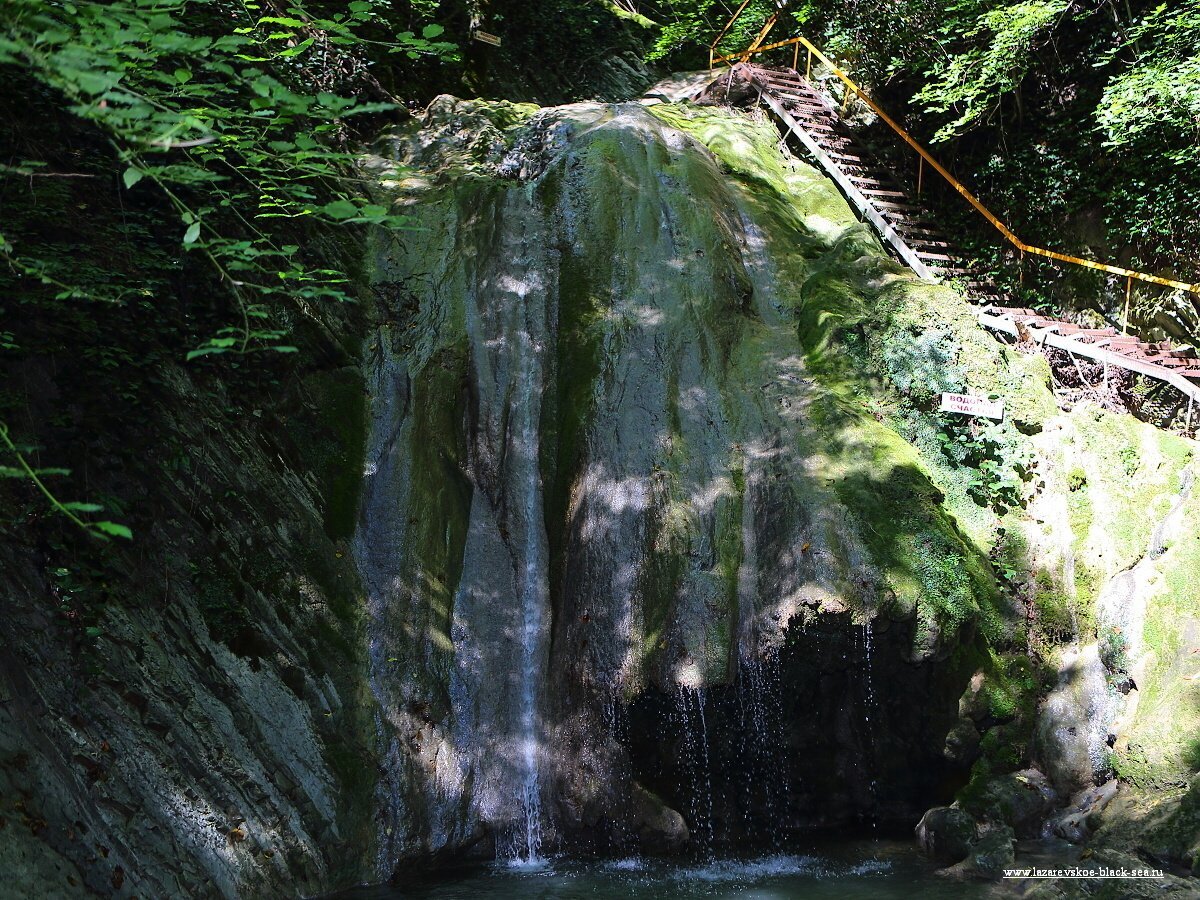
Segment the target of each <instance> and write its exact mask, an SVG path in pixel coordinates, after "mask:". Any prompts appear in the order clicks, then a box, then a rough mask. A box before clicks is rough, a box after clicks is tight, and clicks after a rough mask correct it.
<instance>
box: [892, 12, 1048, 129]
mask: <svg viewBox="0 0 1200 900" xmlns="http://www.w3.org/2000/svg"><path fill="white" fill-rule="evenodd" d="M1067 7H1068V3H1067V2H1066V0H1024V2H1021V3H1016V4H1013V5H1006V6H1002V7H999V8H997V9H991V10H988V11H986V12H984V13H982V15H980V17H979V18H978V19H976V20H975V22H974V24H972V25H971V26H969V27H968V28H967V30H966V31H965V32H964V33H963V34H962V38H963V39H964V40H965V42H966V44H967V48H966V49H965V50H964V51H963V52H961V53H958V54H956V55H954V56H952V57H950V59H949V60H948V62H947V63H946V64H945V66H944V67H939V68H938V69H935V70H934V71H932V72H930V73H929V74H930V75H932V76H933V78H934V80H933V81H931V82H929V83H928V84H926V86H925V87H924V88H923V89H922V90H921V91H920V92H919V93H918V94H917V96H916V99H917V101H918V102H920V103H923V104H924V105H925V107H926V108H927V109H928V110H929V111H931V112H935V113H945V112H949V111H950V110H955V111H956V112H957V113H958V117H957V118H956V119H955V120H954V121H952V122H950V123H949V124H948V125H945V126H943V127H942V128H941V129H940V130H939V131H938V132H937V133H936V134H935V135H934V136H933V140H934V141H945V140H948V139H950V138H951V137H954V136H955V135H957V134H959V133H961V131H962V130H963V129H964V128H966V127H969V126H970V125H971V124H973V123H975V122H977V121H980V120H982V119H984V118H986V117H987V116H988V115H990V114H991V113H992V112H993V111H994V110H995V108H996V106H997V104H998V103H999V102H1000V100H1001V98H1002V97H1004V96H1006V95H1008V94H1009V93H1011V92H1012V91H1013V90H1015V89H1016V88H1018V87H1019V85H1020V83H1021V80H1022V78H1024V76H1025V75H1026V73H1027V72H1028V70H1029V65H1030V62H1031V53H1030V51H1031V50H1032V49H1033V47H1034V46H1035V45H1036V43H1037V42H1038V41H1041V40H1045V39H1046V37H1047V36H1048V34H1049V32H1050V30H1051V28H1052V27H1053V26H1054V24H1055V23H1056V22H1057V21H1058V20H1059V19H1060V18H1061V16H1062V15H1063V13H1064V12H1066V10H1067Z"/></svg>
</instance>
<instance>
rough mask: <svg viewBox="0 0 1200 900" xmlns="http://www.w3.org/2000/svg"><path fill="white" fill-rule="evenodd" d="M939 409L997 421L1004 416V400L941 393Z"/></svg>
mask: <svg viewBox="0 0 1200 900" xmlns="http://www.w3.org/2000/svg"><path fill="white" fill-rule="evenodd" d="M941 410H942V412H952V413H959V414H960V415H964V416H983V417H984V418H986V419H995V420H996V421H997V422H999V421H1000V420H1001V419H1003V418H1004V401H1003V400H988V399H985V398H984V397H970V396H968V395H966V394H942V406H941Z"/></svg>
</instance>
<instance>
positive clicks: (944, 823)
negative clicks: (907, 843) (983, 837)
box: [916, 806, 977, 864]
mask: <svg viewBox="0 0 1200 900" xmlns="http://www.w3.org/2000/svg"><path fill="white" fill-rule="evenodd" d="M916 835H917V843H918V844H920V846H921V849H922V850H924V851H925V852H926V853H927V854H928V855H929V856H930V857H932V858H933V859H935V860H937V861H938V862H941V863H947V864H950V863H956V862H961V861H962V860H963V859H964V858H966V856H967V854H968V853H969V852H970V850H971V845H972V844H973V843H974V842H975V839H976V836H977V829H976V826H975V820H974V819H973V818H972V817H971V816H969V815H968V814H967V813H965V812H963V811H962V810H961V809H956V808H955V807H953V806H935V807H934V808H933V809H930V810H928V811H927V812H926V813H925V815H923V816H922V817H921V821H920V822H918V823H917V828H916Z"/></svg>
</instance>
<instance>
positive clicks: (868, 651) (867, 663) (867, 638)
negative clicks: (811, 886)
mask: <svg viewBox="0 0 1200 900" xmlns="http://www.w3.org/2000/svg"><path fill="white" fill-rule="evenodd" d="M873 649H874V632H873V631H872V629H871V621H870V620H869V619H868V620H867V622H866V624H865V625H863V695H864V699H865V701H866V703H865V706H866V709H865V710H864V711H863V721H864V722H865V723H866V726H867V727H866V738H867V740H866V743H867V746H866V747H865V748H864V750H865V751H866V754H867V757H868V760H867V762H868V765H870V766H871V769H872V770H873V771H870V772H868V773H867V790H868V792H869V793H870V796H871V809H872V813H871V831H872V832H876V831H878V830H879V787H878V784H877V778H876V771H874V770H877V768H878V767H877V765H876V764H875V763H876V760H875V728H878V727H879V726H878V724H875V725H872V722H871V714H872V713H873V712H875V711H876V710H877V709H878V708H879V706H878V704H877V702H876V700H875V682H874V680H873V678H872V675H871V656H872V650H873Z"/></svg>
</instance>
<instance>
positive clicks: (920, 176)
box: [917, 156, 925, 197]
mask: <svg viewBox="0 0 1200 900" xmlns="http://www.w3.org/2000/svg"><path fill="white" fill-rule="evenodd" d="M924 182H925V157H923V156H918V157H917V196H918V197H920V196H921V187H922V185H923V184H924Z"/></svg>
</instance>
